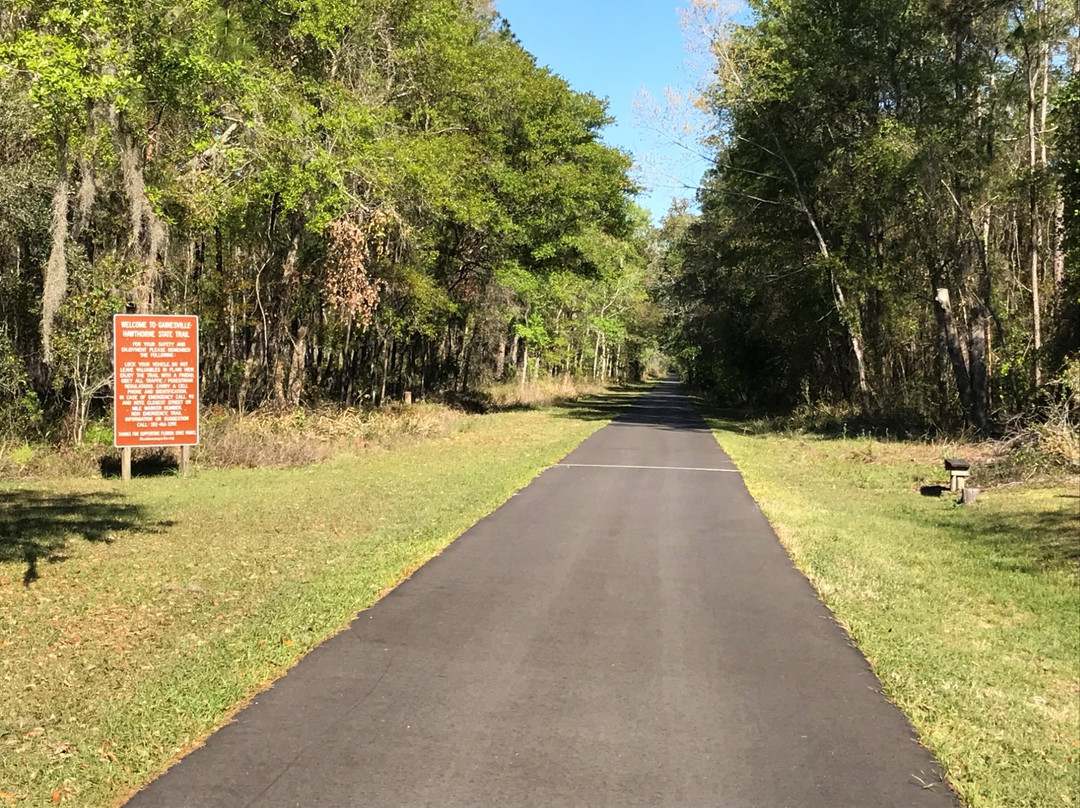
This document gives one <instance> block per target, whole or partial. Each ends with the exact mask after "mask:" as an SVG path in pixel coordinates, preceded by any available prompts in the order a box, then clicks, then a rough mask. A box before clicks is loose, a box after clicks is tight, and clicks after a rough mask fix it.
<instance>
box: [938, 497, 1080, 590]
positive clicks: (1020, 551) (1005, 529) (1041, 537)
mask: <svg viewBox="0 0 1080 808" xmlns="http://www.w3.org/2000/svg"><path fill="white" fill-rule="evenodd" d="M976 507H977V506H976ZM949 526H950V525H949V524H947V523H944V522H943V523H942V524H941V527H942V528H943V529H948V527H949ZM967 538H968V539H969V540H970V541H971V542H973V543H976V544H978V545H981V546H982V547H984V548H986V549H987V550H989V551H990V552H991V553H992V555H993V557H994V565H995V566H996V567H997V568H998V569H1001V570H1006V571H1009V572H1026V573H1033V572H1041V571H1043V570H1057V571H1064V572H1071V573H1074V574H1080V513H1078V512H1077V509H1076V508H1066V509H1063V510H1038V511H1023V512H1018V513H1017V512H1014V513H1000V512H988V511H977V516H976V518H975V519H973V520H972V524H971V533H970V534H969V536H968V537H967Z"/></svg>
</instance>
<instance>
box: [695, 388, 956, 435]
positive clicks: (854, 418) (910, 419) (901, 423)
mask: <svg viewBox="0 0 1080 808" xmlns="http://www.w3.org/2000/svg"><path fill="white" fill-rule="evenodd" d="M692 398H693V401H694V406H695V407H696V408H697V409H698V411H699V412H700V413H701V414H702V415H703V416H705V418H707V419H709V421H710V422H714V426H715V427H716V428H718V429H729V430H731V431H733V432H739V433H740V434H743V435H752V436H758V435H792V434H798V435H816V436H818V437H821V438H826V439H836V438H859V437H866V438H874V439H876V440H881V441H890V440H906V441H917V442H921V443H927V442H929V441H931V440H935V439H938V438H940V437H942V436H943V435H945V434H950V433H949V430H943V429H942V428H941V427H939V426H936V425H934V424H932V423H930V422H929V421H927V420H926V419H925V417H923V416H922V415H920V414H919V413H916V412H906V411H895V412H890V413H873V414H869V415H867V414H865V413H861V412H855V411H852V412H831V411H818V410H807V411H802V410H796V411H795V412H794V413H791V414H788V415H768V414H763V413H761V412H753V411H750V410H745V409H733V408H728V407H721V406H718V405H717V404H715V403H713V402H711V401H709V400H707V399H705V398H702V397H700V396H693V397H692ZM953 432H955V430H953ZM954 436H955V435H954Z"/></svg>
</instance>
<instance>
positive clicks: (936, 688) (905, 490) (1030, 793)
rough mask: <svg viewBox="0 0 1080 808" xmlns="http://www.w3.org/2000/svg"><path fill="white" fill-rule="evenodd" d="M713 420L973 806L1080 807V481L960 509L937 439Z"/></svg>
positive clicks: (761, 499)
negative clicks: (748, 426)
mask: <svg viewBox="0 0 1080 808" xmlns="http://www.w3.org/2000/svg"><path fill="white" fill-rule="evenodd" d="M711 425H712V426H713V428H714V430H715V433H716V435H717V438H718V440H719V441H720V443H721V444H722V445H723V447H724V449H725V450H727V451H728V453H729V454H730V455H731V456H732V458H733V459H734V460H735V462H736V464H737V465H738V466H739V468H740V469H741V470H742V472H743V475H744V477H745V479H746V483H747V485H748V486H749V488H750V491H751V493H752V494H753V495H754V497H755V499H756V500H757V501H758V503H759V504H760V505H761V507H762V509H763V510H764V511H765V513H766V515H767V516H768V517H769V519H770V520H771V521H772V523H773V525H774V526H775V528H776V529H777V532H778V534H779V536H780V538H781V540H782V541H783V542H784V544H785V545H786V546H787V548H788V550H789V552H790V553H791V555H792V557H793V559H794V561H795V563H796V565H797V566H798V567H799V568H800V569H801V570H802V571H803V572H804V573H805V574H806V575H807V576H808V577H809V578H810V580H811V581H812V582H813V583H814V585H815V587H816V588H817V590H818V592H819V593H820V595H821V597H822V598H823V600H824V601H825V602H826V604H827V605H828V606H829V608H830V609H832V611H833V612H834V613H835V614H836V616H837V618H838V619H839V620H840V621H841V622H842V623H843V624H844V625H845V626H846V627H847V629H848V631H849V632H850V633H851V636H852V638H853V639H854V640H855V642H856V643H857V644H858V646H859V647H860V648H861V649H862V650H863V652H864V653H865V654H866V656H867V658H868V659H869V661H870V664H871V665H872V666H873V668H874V671H875V672H876V673H877V675H878V677H879V678H880V680H881V682H882V684H883V686H884V689H885V692H886V694H887V695H888V696H889V698H890V699H892V700H893V701H894V702H895V703H896V704H897V705H898V706H899V707H900V708H901V709H902V710H903V711H904V712H905V713H906V714H907V715H908V716H909V717H910V718H911V720H912V722H913V723H914V725H915V727H916V728H917V729H918V731H919V733H920V735H921V737H922V740H923V742H924V743H925V744H926V745H927V746H928V747H930V748H931V749H932V750H933V751H934V753H935V754H936V755H937V757H938V759H939V760H940V761H941V763H942V765H943V766H944V768H945V770H946V773H947V775H948V777H949V780H950V781H951V782H952V784H953V786H954V787H955V788H956V790H957V792H958V793H959V794H960V796H961V798H962V799H963V801H964V802H965V803H966V804H967V805H969V806H972V808H983V807H985V808H1020V807H1021V806H1024V808H1044V807H1045V808H1050V806H1054V807H1055V808H1060V806H1067V805H1077V804H1080V793H1078V788H1080V785H1078V784H1080V629H1078V625H1080V588H1078V585H1080V574H1078V570H1080V497H1078V495H1077V487H1076V485H1075V483H1069V484H1064V483H1062V484H1046V485H1041V486H1030V485H1029V486H1010V487H1004V488H997V489H991V490H984V491H983V492H982V496H981V497H980V499H979V501H978V502H977V503H976V504H975V505H974V506H966V507H961V506H957V505H956V504H955V499H956V498H955V496H949V494H948V492H947V491H946V493H945V495H944V496H942V497H932V496H925V495H922V494H925V493H928V492H930V491H932V490H933V489H932V488H931V485H932V484H935V483H941V482H942V481H943V480H942V478H943V476H944V482H945V484H946V485H947V483H948V475H947V473H943V471H942V465H941V458H942V456H943V454H942V451H941V448H940V447H938V448H935V447H932V446H927V445H925V444H916V443H905V442H887V443H883V442H879V441H875V440H872V439H868V438H858V439H824V438H819V437H814V436H808V435H802V436H798V435H796V436H792V435H788V436H783V435H777V434H763V435H761V434H759V435H751V434H747V433H745V432H743V431H742V429H741V428H740V426H739V424H737V423H733V422H727V421H721V420H716V419H713V420H712V421H711ZM952 451H955V450H952ZM924 487H925V488H926V489H927V490H925V491H924V490H922V489H924Z"/></svg>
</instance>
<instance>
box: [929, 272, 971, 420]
mask: <svg viewBox="0 0 1080 808" xmlns="http://www.w3.org/2000/svg"><path fill="white" fill-rule="evenodd" d="M934 301H935V302H936V303H937V306H935V308H934V311H935V313H936V314H937V319H938V327H939V328H940V330H941V336H942V339H943V340H944V342H945V349H946V351H947V352H948V354H949V361H950V362H951V363H952V368H953V375H954V377H955V378H956V389H957V392H958V393H959V394H960V405H961V407H963V410H964V417H965V419H966V420H967V421H968V423H972V424H974V423H975V418H974V412H973V409H974V408H973V406H972V395H971V376H970V374H969V373H968V366H967V360H966V359H965V357H964V348H963V345H962V344H961V342H960V334H959V332H958V331H957V329H956V321H955V320H954V319H953V313H952V303H951V301H950V300H949V290H948V289H946V288H944V287H942V288H940V289H938V290H937V293H936V295H935V297H934Z"/></svg>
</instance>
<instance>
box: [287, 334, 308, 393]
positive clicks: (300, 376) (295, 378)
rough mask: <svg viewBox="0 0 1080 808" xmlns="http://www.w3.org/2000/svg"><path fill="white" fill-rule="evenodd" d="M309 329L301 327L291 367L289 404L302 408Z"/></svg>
mask: <svg viewBox="0 0 1080 808" xmlns="http://www.w3.org/2000/svg"><path fill="white" fill-rule="evenodd" d="M307 336H308V327H307V326H306V325H302V326H300V328H298V329H297V331H296V339H294V340H293V354H292V364H290V366H289V404H290V405H291V406H293V407H299V406H300V397H301V396H302V395H303V393H304V363H305V362H306V360H307Z"/></svg>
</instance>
